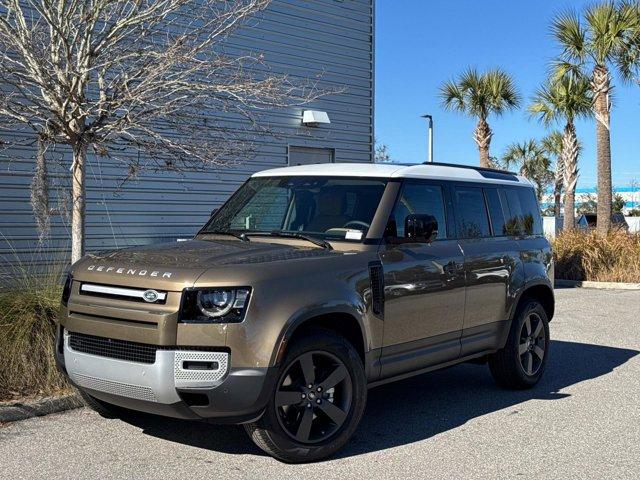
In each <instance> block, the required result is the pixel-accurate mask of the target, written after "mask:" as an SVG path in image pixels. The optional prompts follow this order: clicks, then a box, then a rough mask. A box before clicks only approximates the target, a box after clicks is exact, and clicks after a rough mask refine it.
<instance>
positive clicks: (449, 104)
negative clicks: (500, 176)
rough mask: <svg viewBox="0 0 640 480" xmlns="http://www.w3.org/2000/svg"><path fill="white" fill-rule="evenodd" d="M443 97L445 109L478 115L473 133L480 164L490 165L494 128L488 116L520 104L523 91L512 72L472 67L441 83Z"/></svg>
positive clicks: (473, 115)
mask: <svg viewBox="0 0 640 480" xmlns="http://www.w3.org/2000/svg"><path fill="white" fill-rule="evenodd" d="M440 98H441V100H442V104H443V106H444V108H445V109H447V110H455V111H459V112H462V113H464V114H466V115H469V116H471V117H475V118H477V120H478V122H477V124H476V129H475V132H474V135H473V137H474V139H475V141H476V143H477V145H478V150H479V151H480V166H481V167H490V166H491V159H490V156H489V147H490V145H491V137H492V136H493V132H492V131H491V127H490V126H489V123H488V121H487V119H488V117H489V115H491V114H494V115H502V114H503V113H504V112H505V111H507V110H512V109H514V108H517V107H518V106H519V105H520V95H519V94H518V91H517V90H516V87H515V84H514V82H513V80H512V79H511V77H510V76H509V74H508V73H505V72H504V71H502V70H500V69H493V70H489V71H488V72H485V73H482V74H481V73H479V72H478V71H477V70H475V69H469V70H467V71H466V72H464V73H463V74H462V75H460V77H459V78H458V79H457V80H449V81H447V82H445V83H444V84H443V85H442V86H441V87H440Z"/></svg>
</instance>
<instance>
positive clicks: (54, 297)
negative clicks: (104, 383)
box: [0, 239, 71, 401]
mask: <svg viewBox="0 0 640 480" xmlns="http://www.w3.org/2000/svg"><path fill="white" fill-rule="evenodd" d="M5 241H6V239H5ZM7 244H8V245H9V247H10V248H11V244H9V243H8V241H7ZM12 260H13V261H11V262H9V261H7V262H4V263H3V264H2V265H0V280H1V282H0V401H5V400H13V399H17V398H24V397H41V396H49V395H55V394H58V393H64V392H67V391H70V390H71V389H70V386H69V385H68V383H67V382H66V381H65V379H64V377H63V376H62V375H61V374H60V373H59V372H58V371H57V369H56V366H55V360H54V342H55V323H54V321H55V318H56V315H57V314H58V308H59V306H60V296H61V294H62V281H63V279H64V276H65V270H64V268H65V267H63V266H61V264H58V265H54V266H47V267H44V268H43V267H42V264H41V263H40V264H39V263H38V261H39V260H40V256H36V260H34V261H33V263H24V262H23V261H21V259H20V258H19V257H18V255H17V254H15V256H14V258H13V259H12Z"/></svg>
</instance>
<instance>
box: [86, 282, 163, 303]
mask: <svg viewBox="0 0 640 480" xmlns="http://www.w3.org/2000/svg"><path fill="white" fill-rule="evenodd" d="M78 291H79V293H80V295H85V296H90V297H100V298H111V299H114V300H126V301H129V302H139V303H150V304H158V305H164V304H165V303H166V301H167V292H163V291H157V290H153V289H144V288H130V287H120V286H117V285H104V284H99V283H81V284H80V288H79V289H78ZM147 294H151V295H153V297H151V298H150V299H147V298H148V297H146V295H147Z"/></svg>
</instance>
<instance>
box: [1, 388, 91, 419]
mask: <svg viewBox="0 0 640 480" xmlns="http://www.w3.org/2000/svg"><path fill="white" fill-rule="evenodd" d="M83 405H84V402H83V401H82V398H81V397H80V395H78V394H77V393H70V394H67V395H62V396H60V397H45V398H41V399H39V400H34V401H33V402H27V403H22V402H15V403H10V404H6V405H0V423H8V422H17V421H19V420H26V419H27V418H33V417H41V416H43V415H48V414H50V413H56V412H63V411H65V410H71V409H73V408H79V407H82V406H83Z"/></svg>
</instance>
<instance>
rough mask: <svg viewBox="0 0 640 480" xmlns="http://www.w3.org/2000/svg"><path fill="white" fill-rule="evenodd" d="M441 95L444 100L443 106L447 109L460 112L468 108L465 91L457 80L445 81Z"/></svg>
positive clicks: (441, 87)
mask: <svg viewBox="0 0 640 480" xmlns="http://www.w3.org/2000/svg"><path fill="white" fill-rule="evenodd" d="M439 96H440V100H441V101H442V106H443V107H444V108H445V109H446V110H457V111H460V112H464V111H465V110H466V103H465V98H464V92H463V91H462V89H461V88H460V86H459V85H458V84H457V83H456V82H455V81H453V80H449V81H447V82H445V83H443V84H442V85H441V86H440V94H439Z"/></svg>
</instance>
